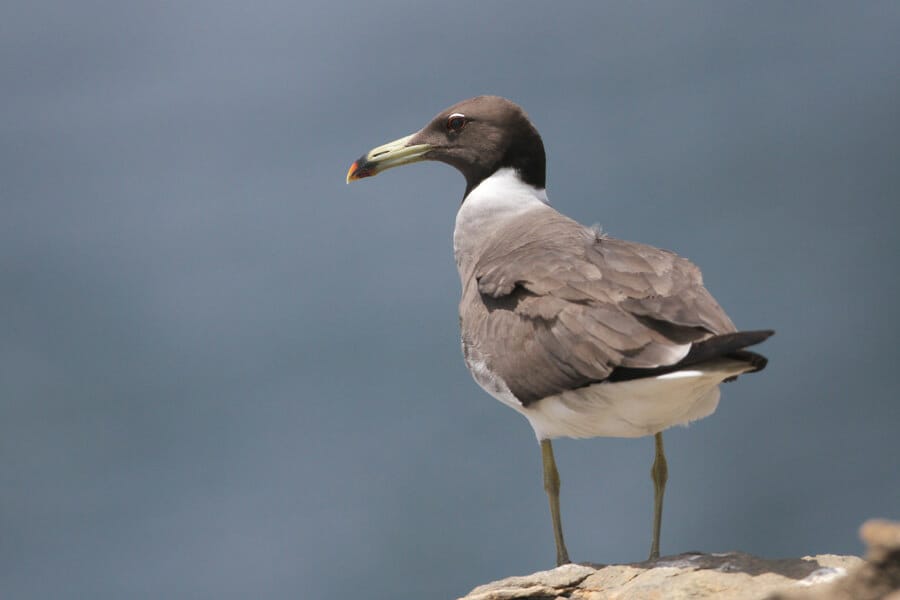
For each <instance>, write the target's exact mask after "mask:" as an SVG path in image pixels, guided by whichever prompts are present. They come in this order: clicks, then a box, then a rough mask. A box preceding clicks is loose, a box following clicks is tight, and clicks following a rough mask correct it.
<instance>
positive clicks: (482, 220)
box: [453, 167, 549, 273]
mask: <svg viewBox="0 0 900 600" xmlns="http://www.w3.org/2000/svg"><path fill="white" fill-rule="evenodd" d="M548 207H549V203H548V202H547V191H546V190H545V189H544V188H536V187H534V186H533V185H531V184H528V183H525V182H524V181H522V179H521V178H520V177H519V174H518V173H516V171H515V169H512V168H509V167H506V168H503V169H499V170H497V172H496V173H494V174H493V175H491V176H490V177H488V178H487V179H485V180H484V181H482V182H481V183H479V184H478V185H477V186H476V187H475V189H474V190H472V191H471V192H469V195H468V196H466V199H465V200H464V201H463V203H462V206H460V207H459V212H457V213H456V227H455V228H454V230H453V255H454V256H455V257H456V265H457V267H459V269H460V273H462V271H463V267H464V265H467V264H468V262H469V261H470V260H471V258H472V257H473V256H477V255H478V249H479V247H480V246H481V245H482V244H483V243H484V242H485V241H486V240H487V239H489V238H490V236H491V234H492V233H493V232H495V231H496V230H497V229H498V228H500V227H502V226H503V224H504V222H505V221H507V220H509V219H512V218H514V217H517V216H519V215H521V214H522V213H525V212H528V211H531V210H535V209H542V208H548Z"/></svg>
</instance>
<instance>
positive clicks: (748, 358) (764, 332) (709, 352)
mask: <svg viewBox="0 0 900 600" xmlns="http://www.w3.org/2000/svg"><path fill="white" fill-rule="evenodd" d="M774 333H775V332H774V331H773V330H771V329H761V330H759V331H736V332H734V333H724V334H722V335H716V336H713V337H711V338H707V339H705V340H703V341H702V342H696V343H695V344H693V345H692V346H691V350H690V352H688V353H687V356H685V357H684V358H682V359H681V360H680V361H678V362H677V363H675V364H673V365H666V366H664V367H656V368H654V369H635V368H629V367H618V368H616V369H615V370H613V372H612V373H610V375H609V377H608V378H607V381H629V380H631V379H641V378H643V377H657V376H659V375H665V374H666V373H674V372H675V371H681V370H683V369H686V368H689V367H691V366H694V365H699V364H701V363H705V362H709V361H711V360H715V359H717V358H730V359H733V360H737V361H740V362H745V363H747V364H748V365H749V366H750V367H751V368H750V369H749V370H747V371H744V372H745V373H755V372H756V371H762V370H763V369H765V368H766V364H767V363H768V362H769V361H768V359H767V358H766V357H765V356H763V355H762V354H757V353H756V352H750V351H749V350H744V348H747V347H748V346H755V345H756V344H759V343H761V342H764V341H765V340H767V339H768V338H769V337H771V336H772V335H773V334H774ZM732 379H734V377H731V378H729V379H727V380H726V381H731V380H732Z"/></svg>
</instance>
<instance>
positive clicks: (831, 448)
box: [0, 1, 900, 599]
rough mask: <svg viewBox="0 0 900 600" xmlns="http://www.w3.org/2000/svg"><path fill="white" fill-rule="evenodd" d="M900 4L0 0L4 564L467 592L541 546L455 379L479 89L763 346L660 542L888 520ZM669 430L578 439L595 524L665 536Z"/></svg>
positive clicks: (852, 542)
mask: <svg viewBox="0 0 900 600" xmlns="http://www.w3.org/2000/svg"><path fill="white" fill-rule="evenodd" d="M898 31H900V5H898V4H897V3H896V2H889V1H886V2H866V3H863V4H855V3H854V4H848V3H841V2H819V3H814V4H812V3H777V2H772V3H766V2H763V3H757V2H753V3H750V2H732V3H719V2H694V3H690V4H685V3H678V4H662V3H656V2H629V3H596V2H581V3H577V2H573V3H567V4H553V5H552V6H551V5H550V4H547V3H543V2H519V1H516V2H512V1H508V2H484V1H481V2H468V1H459V2H443V3H434V4H430V5H422V4H420V3H413V2H380V3H373V2H359V1H353V2H346V3H325V2H322V3H305V2H282V1H261V2H256V3H253V4H252V5H251V4H249V3H238V2H204V1H189V2H178V3H175V2H99V1H85V2H78V3H74V2H30V3H26V2H21V1H13V2H11V3H10V2H7V3H4V5H3V7H2V8H0V100H2V110H0V597H2V598H4V599H7V598H8V599H32V598H41V599H43V598H97V599H106V598H138V599H140V598H192V599H195V598H215V599H226V598H234V599H240V598H251V597H252V598H326V597H328V598H350V597H357V596H359V595H360V594H362V596H364V597H366V598H392V599H395V598H410V599H413V598H453V597H456V596H458V595H462V594H464V593H465V592H467V591H468V590H469V589H470V588H471V587H473V586H475V585H476V584H479V583H483V582H486V581H489V580H493V579H497V578H499V577H503V576H508V575H515V574H524V573H529V572H532V571H534V570H538V569H543V568H548V567H551V566H552V565H553V561H554V549H553V540H552V535H551V530H550V519H549V515H548V510H547V505H546V497H545V495H544V491H543V489H542V485H541V475H540V459H539V450H538V447H537V444H536V443H535V440H534V437H533V434H532V431H531V429H530V427H529V426H528V424H527V422H526V421H525V420H524V419H522V418H521V417H520V416H518V415H516V414H515V413H514V412H512V411H510V410H509V409H507V408H505V407H503V406H502V405H501V404H500V403H498V402H496V401H495V400H493V399H491V398H490V397H488V396H487V395H486V394H485V393H484V392H482V391H481V390H480V389H479V388H478V387H477V386H476V385H475V384H474V383H473V382H472V381H471V379H470V377H469V374H468V372H467V371H466V369H465V367H464V365H463V361H462V357H461V353H460V350H459V342H458V332H457V316H456V304H457V301H458V294H459V282H458V280H457V274H456V269H455V265H454V263H453V258H452V249H451V231H452V228H453V220H454V215H455V211H456V209H457V207H458V205H459V201H460V199H461V197H462V192H463V188H464V185H463V180H462V178H461V176H460V175H459V174H458V173H456V172H455V171H453V170H452V169H450V168H448V167H446V166H445V165H440V164H431V163H428V164H423V165H416V166H413V167H408V168H405V169H402V170H396V171H391V172H390V173H387V174H385V175H383V176H380V177H377V178H375V179H370V180H366V181H364V182H361V183H359V184H355V185H353V186H346V185H344V175H345V173H346V171H347V167H348V166H349V164H350V163H351V162H352V161H353V160H354V159H356V158H357V157H358V156H359V155H360V154H362V153H363V152H365V151H367V150H368V149H370V148H372V147H373V146H376V145H378V144H381V143H383V142H386V141H389V140H393V139H395V138H397V137H400V136H402V135H405V134H407V133H410V132H412V131H414V130H416V129H418V128H419V127H421V126H422V125H423V124H424V123H426V122H427V121H428V120H429V119H431V117H432V116H433V115H434V114H436V113H437V112H438V111H439V110H441V109H443V108H445V107H447V106H449V105H450V104H452V103H454V102H456V101H458V100H461V99H464V98H467V97H469V96H473V95H477V94H482V93H492V94H500V95H504V96H507V97H509V98H512V99H513V100H515V101H517V102H519V103H520V104H522V105H523V106H524V107H525V108H526V110H527V111H528V112H529V114H530V115H531V117H532V119H533V120H534V122H535V123H536V125H537V127H538V128H539V129H540V131H541V132H542V134H543V137H544V141H545V144H546V147H547V152H548V155H549V171H548V173H549V175H548V193H549V196H550V200H551V202H552V203H553V204H554V205H555V206H556V207H557V208H559V209H560V210H561V211H562V212H564V213H566V214H569V215H570V216H572V217H574V218H577V219H578V220H580V221H582V222H584V223H586V224H600V225H602V226H603V228H604V230H605V231H607V232H608V233H610V234H611V235H614V236H616V237H622V238H626V239H635V240H640V241H643V242H646V243H650V244H653V245H656V246H660V247H663V248H668V249H671V250H674V251H677V252H679V253H681V254H683V255H686V256H688V257H690V258H692V259H693V260H694V261H695V262H697V263H698V264H699V265H700V266H701V267H702V268H703V271H704V275H705V280H706V283H707V285H708V287H709V288H710V290H711V291H712V292H713V293H714V294H715V295H716V297H717V298H718V299H719V301H720V302H721V304H722V305H723V306H724V307H725V308H726V310H727V311H728V312H729V314H730V315H731V316H732V318H733V319H734V321H735V322H736V323H737V324H738V325H739V326H740V327H743V328H770V327H771V328H774V329H776V330H777V331H778V334H777V335H776V336H775V337H774V338H772V339H771V340H770V341H768V342H767V343H766V344H765V345H764V346H762V347H761V348H760V349H761V351H762V352H764V353H765V354H767V355H768V357H769V358H770V361H771V362H770V366H769V368H768V369H767V370H766V371H765V372H764V373H762V374H760V375H757V376H753V377H745V378H743V379H742V380H741V381H740V382H738V383H735V384H731V385H728V386H726V387H725V388H723V397H722V402H721V404H720V407H719V410H718V412H717V413H716V415H714V416H713V417H711V418H709V419H706V420H704V421H701V422H699V423H696V424H694V425H693V426H691V427H690V428H687V429H683V428H679V429H676V430H671V431H670V432H669V433H668V434H667V437H666V441H667V450H668V456H669V468H670V483H669V487H668V493H667V503H666V513H665V518H664V522H663V537H662V551H663V553H664V554H665V553H677V552H683V551H688V550H700V551H708V552H721V551H728V550H735V549H739V550H743V551H747V552H752V553H756V554H760V555H764V556H768V557H781V556H801V555H805V554H815V553H827V552H834V553H858V552H861V551H862V548H861V545H860V543H859V542H858V540H857V535H856V531H857V527H858V526H859V524H860V523H861V522H862V521H863V520H864V519H866V518H868V517H873V516H883V517H893V518H898V517H900V474H898V467H897V464H898V463H897V457H898V456H900V436H898V435H897V431H898V423H900V402H898V391H897V390H898V383H900V381H898V369H897V367H896V362H897V340H898V334H900V327H898V316H897V315H898V313H897V299H898V296H900V276H898V269H900V242H898V238H897V234H896V230H897V228H898V226H900V168H898V166H900V108H898V107H900V35H898V34H897V32H898ZM652 458H653V449H652V440H651V439H649V438H644V439H638V440H619V439H595V440H588V441H577V442H575V441H569V440H561V441H560V442H559V443H557V459H558V462H559V468H560V472H561V476H562V486H563V487H562V504H563V523H564V526H565V528H566V533H567V540H568V543H569V550H570V552H571V554H572V557H573V559H574V560H577V561H594V562H627V561H636V560H642V559H644V558H645V556H646V553H647V551H648V548H649V543H650V517H651V510H652V486H651V482H650V477H649V469H650V464H651V462H652Z"/></svg>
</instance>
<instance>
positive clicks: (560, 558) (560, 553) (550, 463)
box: [541, 440, 570, 566]
mask: <svg viewBox="0 0 900 600" xmlns="http://www.w3.org/2000/svg"><path fill="white" fill-rule="evenodd" d="M541 460H542V462H543V464H544V489H545V490H546V491H547V498H548V499H549V500H550V518H551V519H552V520H553V538H554V539H555V540H556V566H560V565H565V564H567V563H569V562H570V561H569V552H568V551H567V550H566V542H565V540H564V539H563V532H562V521H561V520H560V518H559V471H557V470H556V460H555V459H554V458H553V446H552V445H551V444H550V440H541Z"/></svg>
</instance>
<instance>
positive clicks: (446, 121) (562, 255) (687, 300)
mask: <svg viewBox="0 0 900 600" xmlns="http://www.w3.org/2000/svg"><path fill="white" fill-rule="evenodd" d="M425 160H430V161H439V162H443V163H446V164H449V165H450V166H452V167H455V168H456V169H457V170H458V171H460V172H461V173H462V175H463V176H464V178H465V183H466V187H465V192H464V194H463V199H462V202H461V204H460V206H459V209H458V211H457V214H456V223H455V227H454V231H453V253H454V258H455V260H456V265H457V268H458V270H459V276H460V282H461V286H462V294H461V299H460V303H459V322H460V338H461V345H462V351H463V357H464V360H465V363H466V366H467V367H468V369H469V371H470V373H471V375H472V377H473V378H474V380H475V381H476V382H477V383H478V385H479V386H480V387H481V388H483V389H484V390H485V391H486V392H487V393H488V394H490V395H491V396H493V397H494V398H496V399H497V400H499V401H500V402H502V403H503V404H505V405H507V406H508V407H510V408H512V409H514V410H515V411H517V412H519V413H521V414H522V415H523V416H524V417H525V418H526V419H527V420H528V422H529V423H530V424H531V427H532V428H533V429H534V433H535V436H536V438H537V441H538V444H539V446H540V450H541V463H542V469H543V484H544V490H545V491H546V494H547V498H548V503H549V507H550V516H551V524H552V528H553V536H554V542H555V545H556V563H557V565H563V564H566V563H569V562H570V559H569V553H568V550H567V548H566V544H565V539H564V536H563V529H562V520H561V516H560V503H559V492H560V477H559V471H558V469H557V466H556V460H555V458H554V454H553V446H552V440H554V439H556V438H560V437H569V438H591V437H599V436H606V437H623V438H633V437H643V436H653V438H654V447H655V455H654V460H653V464H652V466H651V479H652V481H653V488H654V502H653V521H652V535H651V545H650V554H649V558H648V560H654V559H658V558H659V555H660V540H659V538H660V530H661V525H662V512H663V499H664V496H665V486H666V482H667V480H668V462H667V460H666V455H665V448H664V446H663V436H662V432H663V431H664V430H665V429H668V428H669V427H672V426H675V425H687V424H688V423H690V422H692V421H696V420H698V419H701V418H704V417H707V416H709V415H710V414H712V413H713V412H714V411H715V410H716V407H717V406H718V402H719V385H720V384H721V383H723V382H728V381H732V380H734V379H736V378H737V377H738V376H739V375H743V374H747V373H753V372H757V371H760V370H762V369H763V368H764V367H765V366H766V363H767V359H766V358H765V357H764V356H762V355H760V354H757V353H755V352H751V351H749V350H747V349H746V348H748V347H750V346H753V345H755V344H758V343H760V342H762V341H764V340H765V339H767V338H768V337H769V336H771V335H772V334H773V333H774V331H772V330H750V331H739V330H738V329H737V328H736V327H735V325H734V324H733V323H732V321H731V319H730V318H729V317H728V315H726V313H725V311H724V310H723V309H722V308H721V307H720V306H719V304H718V303H717V302H716V300H715V299H714V298H713V296H712V295H711V294H710V293H709V292H708V291H707V289H706V288H705V287H704V284H703V279H702V276H701V272H700V270H699V268H698V267H697V266H695V265H694V264H693V263H692V262H690V261H689V260H687V259H686V258H683V257H681V256H678V255H677V254H675V253H673V252H670V251H667V250H662V249H659V248H655V247H653V246H649V245H646V244H642V243H637V242H630V241H624V240H620V239H616V238H614V237H611V236H609V235H606V234H605V233H603V232H601V231H600V230H599V229H597V228H596V227H587V226H584V225H582V224H580V223H578V222H577V221H575V220H573V219H570V218H569V217H567V216H565V215H563V214H562V213H560V212H558V211H557V210H556V209H555V208H553V207H552V206H551V205H550V203H549V200H548V196H547V192H546V155H545V151H544V143H543V140H542V138H541V136H540V134H539V133H538V131H537V129H536V128H535V126H534V124H533V123H532V122H531V119H530V118H529V117H528V115H527V114H526V113H525V111H524V110H523V109H522V108H521V107H520V106H519V105H517V104H516V103H514V102H512V101H511V100H508V99H506V98H503V97H500V96H490V95H485V96H477V97H474V98H470V99H468V100H463V101H462V102H459V103H457V104H454V105H453V106H451V107H449V108H447V109H445V110H442V111H441V112H439V113H438V114H437V115H436V116H435V117H434V118H433V119H432V120H431V121H429V122H428V123H427V124H426V125H425V126H424V127H422V128H421V129H420V130H419V131H417V132H415V133H413V134H411V135H407V136H405V137H402V138H400V139H397V140H395V141H393V142H389V143H387V144H384V145H381V146H378V147H376V148H373V149H372V150H370V151H369V152H367V153H365V154H364V155H363V156H361V157H360V158H359V159H358V160H356V161H354V162H353V164H352V165H351V166H350V169H349V171H348V172H347V177H346V181H347V183H351V182H353V181H357V180H359V179H363V178H366V177H372V176H374V175H378V174H379V173H381V172H383V171H385V170H387V169H391V168H394V167H399V166H401V165H408V164H411V163H415V162H419V161H425Z"/></svg>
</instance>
